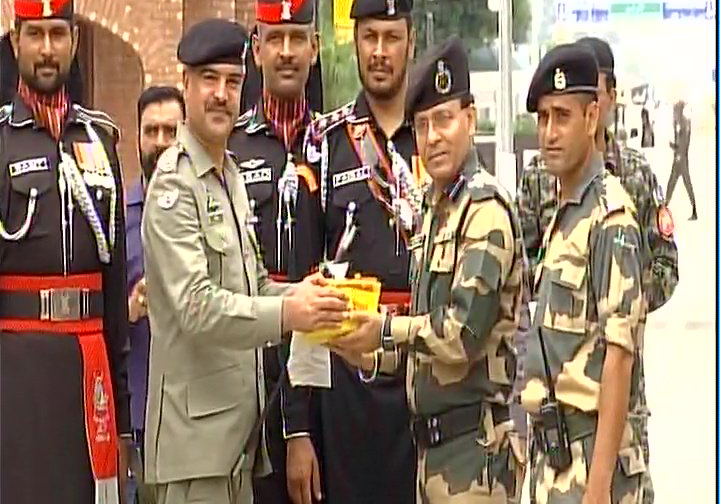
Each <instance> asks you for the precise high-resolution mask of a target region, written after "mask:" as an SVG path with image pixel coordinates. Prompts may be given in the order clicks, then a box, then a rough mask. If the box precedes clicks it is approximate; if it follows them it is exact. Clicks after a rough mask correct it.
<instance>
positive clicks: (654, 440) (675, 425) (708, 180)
mask: <svg viewBox="0 0 720 504" xmlns="http://www.w3.org/2000/svg"><path fill="white" fill-rule="evenodd" d="M693 133H694V136H695V137H694V138H693V139H692V144H691V152H690V169H691V175H692V180H693V186H694V189H695V194H696V199H697V205H698V214H699V220H698V221H695V222H689V221H688V220H687V219H688V217H689V216H690V213H691V210H690V203H689V201H688V198H687V193H686V192H685V188H684V186H683V185H682V184H681V183H680V184H679V185H678V187H677V188H676V190H675V194H674V195H673V200H672V202H671V205H670V209H671V211H672V213H673V215H674V217H675V226H676V240H677V243H678V249H679V255H680V266H679V267H680V283H679V285H678V287H677V289H676V291H675V295H674V296H673V297H672V299H671V300H670V301H669V302H668V304H667V305H666V306H664V307H663V308H661V309H660V310H658V311H657V312H655V313H653V314H651V315H650V317H649V320H648V327H647V331H646V337H645V341H646V348H647V349H646V355H645V361H646V363H645V366H646V375H647V378H646V380H647V389H648V390H647V393H648V402H649V406H650V409H651V411H652V417H651V419H650V450H651V463H650V467H651V471H652V475H653V481H654V485H655V491H656V498H655V504H686V503H688V504H689V503H692V504H705V503H708V504H709V503H714V502H716V495H715V493H716V492H715V476H716V474H717V473H716V462H715V452H716V427H717V419H716V415H715V401H716V398H717V389H716V376H717V375H716V356H717V347H716V344H717V333H716V329H715V319H716V307H717V305H716V291H715V282H716V277H717V272H716V259H717V251H716V238H715V236H716V234H715V233H716V231H717V223H716V217H715V215H716V208H717V206H716V196H715V194H716V188H717V171H718V167H717V164H716V157H715V151H716V140H715V137H714V135H715V131H714V129H709V128H707V129H705V130H704V131H702V130H700V129H699V128H698V130H695V131H694V132H693ZM657 145H666V146H667V145H668V143H667V139H663V138H660V139H658V142H657ZM648 158H649V159H650V160H651V164H652V166H653V169H654V171H655V173H656V175H657V177H658V180H659V181H660V182H661V184H662V185H663V188H665V186H666V185H667V180H668V178H669V176H670V166H671V152H670V149H669V147H665V148H663V147H658V148H656V149H655V150H654V152H648ZM523 502H528V500H527V492H525V495H524V499H523Z"/></svg>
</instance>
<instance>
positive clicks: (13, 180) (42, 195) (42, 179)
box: [4, 170, 57, 237]
mask: <svg viewBox="0 0 720 504" xmlns="http://www.w3.org/2000/svg"><path fill="white" fill-rule="evenodd" d="M56 180H57V179H56V177H55V174H54V172H53V171H50V170H45V171H38V172H31V173H25V174H23V175H17V176H15V177H10V187H11V189H12V191H11V195H10V203H11V204H9V205H8V209H9V215H8V218H7V220H6V222H5V223H4V224H5V227H6V228H7V231H8V232H10V233H13V232H15V231H16V230H18V229H20V228H21V227H22V226H23V224H24V223H25V221H26V220H27V219H29V218H30V217H32V215H33V214H37V213H38V212H42V211H43V208H45V209H46V210H47V209H49V208H52V207H53V206H54V202H53V201H51V200H52V192H51V191H52V189H54V188H55V186H56V184H57V182H56ZM33 206H34V207H35V208H33ZM55 211H56V210H55V209H53V210H52V212H50V211H49V210H48V213H54V212H55ZM48 232H50V229H49V228H48V227H46V226H32V225H31V226H30V229H29V231H28V234H27V235H26V236H28V237H39V236H44V235H46V234H47V233H48Z"/></svg>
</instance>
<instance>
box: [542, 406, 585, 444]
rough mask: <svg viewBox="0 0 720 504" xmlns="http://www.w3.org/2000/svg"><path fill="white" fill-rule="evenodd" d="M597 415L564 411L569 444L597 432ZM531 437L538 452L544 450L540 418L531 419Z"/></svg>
mask: <svg viewBox="0 0 720 504" xmlns="http://www.w3.org/2000/svg"><path fill="white" fill-rule="evenodd" d="M597 420H598V419H597V414H595V413H583V412H581V411H577V410H573V411H568V409H567V408H566V409H565V426H566V428H567V432H568V438H569V440H570V442H571V443H572V442H573V441H578V440H580V439H584V438H586V437H588V436H592V435H593V434H594V433H595V431H596V430H597ZM532 427H533V429H532V430H533V437H535V438H536V439H537V441H538V442H537V443H535V445H536V447H537V449H538V450H539V451H541V452H542V451H544V450H545V439H544V438H543V435H544V434H543V433H544V431H543V424H542V420H541V419H540V417H532Z"/></svg>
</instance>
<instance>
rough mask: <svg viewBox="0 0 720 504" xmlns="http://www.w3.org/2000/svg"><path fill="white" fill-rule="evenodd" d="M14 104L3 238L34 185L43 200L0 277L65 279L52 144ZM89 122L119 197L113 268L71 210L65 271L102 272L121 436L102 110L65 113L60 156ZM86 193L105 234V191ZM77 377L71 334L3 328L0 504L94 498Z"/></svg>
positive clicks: (119, 258) (117, 290)
mask: <svg viewBox="0 0 720 504" xmlns="http://www.w3.org/2000/svg"><path fill="white" fill-rule="evenodd" d="M12 107H13V108H12V111H11V112H10V114H9V115H8V114H2V113H0V220H2V223H3V224H4V225H5V227H6V229H7V230H8V231H9V232H13V231H15V230H17V229H18V228H19V227H20V226H21V224H22V222H23V221H24V218H25V214H26V210H27V206H28V197H29V194H30V190H31V188H32V187H35V188H36V189H37V190H38V194H39V196H38V201H37V208H36V210H35V214H34V217H33V220H32V224H31V227H30V229H29V231H28V234H27V235H26V236H25V237H24V238H23V239H21V240H19V241H17V242H11V241H4V240H3V239H2V238H0V275H52V276H58V275H62V274H63V258H62V250H63V248H62V238H61V236H62V235H61V203H60V192H59V190H58V182H57V181H58V158H59V151H58V143H57V142H55V140H54V139H52V138H51V137H50V135H49V134H48V133H47V132H46V130H44V129H40V128H38V127H37V126H36V125H35V123H34V120H33V118H32V114H31V112H30V111H29V110H28V108H27V107H26V106H25V105H24V103H23V102H22V101H21V100H20V99H19V98H15V100H14V102H13V104H12ZM6 112H7V110H6ZM3 116H4V118H2V117H3ZM85 122H89V123H91V125H92V127H93V129H94V130H95V131H96V132H97V134H98V136H99V137H100V139H101V141H102V143H103V145H104V147H105V150H106V153H107V155H108V158H109V161H110V163H111V165H112V172H113V175H114V180H115V184H116V187H117V195H118V197H117V207H116V212H117V213H116V222H115V226H116V241H115V244H114V247H113V249H112V250H111V257H112V259H111V263H110V264H108V265H104V264H102V263H101V262H100V261H99V259H98V252H97V247H96V242H95V237H94V235H93V233H92V231H91V228H90V226H89V225H88V223H87V221H86V220H85V217H84V216H83V214H82V213H81V212H80V210H79V209H78V206H77V204H76V205H75V211H74V219H73V223H74V242H73V248H74V255H73V257H72V260H71V261H70V262H69V268H68V269H69V271H68V273H69V274H76V273H97V272H101V273H102V279H103V282H102V283H103V305H104V306H103V313H104V319H103V325H104V338H105V344H106V347H107V351H108V354H109V355H108V360H109V364H110V371H111V375H112V376H111V378H112V385H113V393H114V398H115V415H116V421H117V426H118V432H119V433H121V434H122V433H128V432H130V421H129V401H128V391H127V374H126V368H125V355H126V352H127V347H126V342H127V323H128V322H127V288H126V285H125V239H124V229H125V225H124V219H123V208H124V206H123V190H122V178H121V174H120V173H121V172H120V164H119V162H118V158H117V153H116V150H115V143H116V139H117V136H116V132H115V131H116V130H115V127H114V125H113V124H112V123H111V122H110V120H109V118H108V117H107V116H105V115H104V114H102V113H99V112H95V111H87V110H85V109H82V108H79V107H77V106H72V107H71V109H70V112H69V114H68V119H67V123H66V126H65V129H64V133H63V137H62V142H63V143H64V145H65V146H66V147H65V149H66V151H67V152H69V153H72V151H73V150H72V144H73V142H88V141H89V138H88V135H87V133H86V129H85V126H84V123H85ZM73 155H74V154H73ZM36 158H46V159H47V161H48V165H47V169H45V170H43V171H35V172H29V173H24V174H21V175H16V176H12V177H11V176H10V173H9V165H10V164H12V163H15V162H18V161H22V160H27V159H36ZM88 189H89V190H90V194H91V195H92V197H93V199H94V203H95V206H96V208H97V211H98V214H99V216H100V217H101V219H102V220H103V222H104V227H105V229H107V224H108V222H109V215H110V208H109V207H110V205H109V201H110V196H109V191H107V190H102V194H100V193H98V189H97V188H95V187H88ZM98 196H100V198H98ZM0 303H2V298H1V297H0ZM82 379H83V368H82V361H81V352H80V347H79V344H78V341H77V338H74V337H71V336H64V335H57V334H47V333H45V334H44V333H14V332H0V467H1V468H2V473H1V474H0V502H3V503H13V504H25V503H28V504H29V503H39V502H48V503H50V502H52V503H53V504H92V503H93V502H94V484H93V477H92V471H91V468H90V459H89V454H88V446H87V441H86V437H85V423H84V419H85V417H84V412H83V393H82V390H83V389H82V385H83V384H82Z"/></svg>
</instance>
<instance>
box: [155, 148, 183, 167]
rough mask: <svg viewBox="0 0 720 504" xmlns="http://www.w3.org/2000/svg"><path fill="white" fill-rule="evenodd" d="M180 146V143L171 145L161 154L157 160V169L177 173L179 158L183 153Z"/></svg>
mask: <svg viewBox="0 0 720 504" xmlns="http://www.w3.org/2000/svg"><path fill="white" fill-rule="evenodd" d="M181 152H182V151H181V149H180V146H179V145H178V144H175V145H171V146H170V147H168V148H167V149H165V152H163V153H162V154H161V155H160V158H159V159H158V162H157V170H158V171H159V172H160V173H175V172H176V171H177V167H178V159H179V158H180V153H181Z"/></svg>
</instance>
